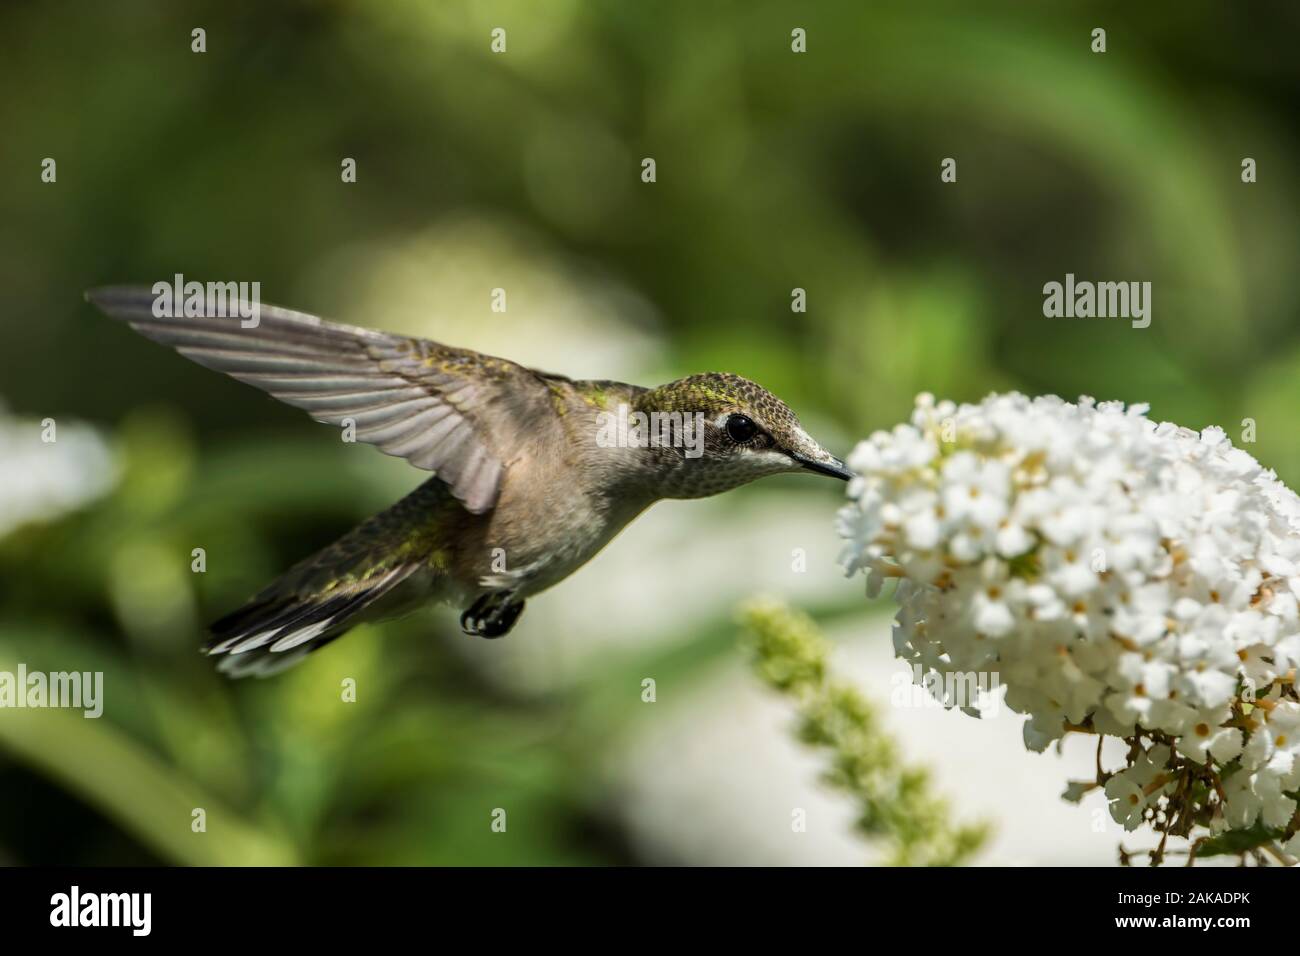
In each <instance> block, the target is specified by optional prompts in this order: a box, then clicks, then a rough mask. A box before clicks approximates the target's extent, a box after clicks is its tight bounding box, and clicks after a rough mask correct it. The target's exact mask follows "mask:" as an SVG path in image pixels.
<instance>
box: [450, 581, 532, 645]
mask: <svg viewBox="0 0 1300 956" xmlns="http://www.w3.org/2000/svg"><path fill="white" fill-rule="evenodd" d="M513 595H514V592H512V591H490V592H488V593H487V594H484V595H483V596H482V597H480V598H479V599H478V600H477V601H475V602H474V603H473V604H471V605H470V606H469V609H468V610H466V611H465V613H464V614H462V615H461V616H460V629H461V630H462V631H464V632H465V633H466V634H468V635H470V636H471V637H484V638H488V639H489V640H490V639H492V638H496V637H501V636H502V635H504V634H506V633H507V632H509V630H510V629H511V628H512V627H514V626H515V621H517V620H519V615H520V614H522V613H523V611H524V602H523V601H511V600H510V598H511V597H513Z"/></svg>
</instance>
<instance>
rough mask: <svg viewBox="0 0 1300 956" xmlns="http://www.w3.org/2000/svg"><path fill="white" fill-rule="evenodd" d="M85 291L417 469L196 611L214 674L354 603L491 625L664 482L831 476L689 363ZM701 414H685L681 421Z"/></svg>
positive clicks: (343, 615)
mask: <svg viewBox="0 0 1300 956" xmlns="http://www.w3.org/2000/svg"><path fill="white" fill-rule="evenodd" d="M86 298H87V299H88V300H89V301H90V302H92V303H94V304H95V305H96V306H98V307H99V308H100V309H102V310H103V311H104V312H105V313H107V314H108V315H110V316H112V317H113V318H117V319H121V320H123V321H125V322H127V323H129V324H130V325H131V327H132V328H134V329H135V330H136V331H137V332H140V333H141V334H142V335H145V336H147V337H148V338H151V339H153V340H154V341H156V342H161V343H163V344H164V345H170V346H172V347H173V348H175V349H176V350H177V351H178V352H180V353H181V354H182V355H184V356H185V357H186V358H189V359H192V360H193V361H195V362H198V363H199V364H200V365H206V366H207V367H208V368H212V369H216V370H218V371H221V372H225V373H227V374H228V375H230V376H231V377H233V378H236V379H238V380H239V381H241V382H247V383H249V384H250V385H255V386H257V387H258V388H260V389H262V390H264V391H266V392H268V393H269V394H271V395H273V396H274V397H276V398H278V399H280V400H281V401H283V402H287V403H288V404H290V405H294V406H296V407H298V408H301V409H304V410H306V411H307V412H308V414H310V415H311V416H312V417H313V418H315V419H316V420H317V421H321V422H327V423H330V424H334V425H341V426H343V427H345V428H346V427H349V426H350V427H352V428H353V429H354V430H355V437H356V439H358V440H360V441H363V442H368V443H370V444H372V445H375V446H377V447H378V448H379V449H380V450H382V451H384V452H385V453H387V454H390V455H396V456H398V457H401V458H405V459H406V460H407V461H408V462H410V463H411V464H413V465H415V466H416V467H417V468H422V469H424V470H426V471H430V472H432V473H433V474H434V476H435V477H433V478H431V479H430V480H428V481H426V482H424V484H422V485H420V486H419V487H418V488H416V489H415V490H414V491H413V492H411V493H410V494H409V495H407V496H406V497H405V498H403V499H401V500H400V501H398V502H397V503H396V504H394V505H393V506H392V507H390V508H388V509H387V510H386V511H383V512H381V513H379V514H377V515H375V516H373V517H371V518H369V519H367V520H366V521H363V522H362V523H361V524H360V525H358V526H357V527H356V528H354V529H353V530H352V531H350V532H348V533H347V534H345V535H344V536H343V537H342V538H340V539H339V540H338V541H336V542H334V543H333V544H331V545H329V546H328V547H326V548H324V549H323V550H321V551H319V552H317V553H316V554H313V555H311V556H310V557H308V558H306V559H304V560H303V561H300V562H299V563H298V564H296V565H294V566H293V567H292V568H290V569H289V570H288V571H287V572H286V573H285V574H284V575H282V576H281V577H279V578H277V579H276V580H275V581H273V582H272V583H271V584H269V585H267V586H266V587H265V588H264V589H263V590H261V591H260V592H258V593H257V594H256V595H255V596H254V597H253V598H252V599H250V600H249V601H248V602H247V603H246V604H245V605H244V606H243V607H240V608H239V609H237V610H236V611H234V612H233V613H231V614H228V615H227V616H225V617H223V618H221V619H220V620H219V621H217V622H216V623H214V624H213V625H212V626H211V627H210V629H209V630H210V632H211V635H210V640H209V641H208V642H207V644H206V646H205V648H204V650H205V652H206V653H208V654H211V655H215V656H218V657H220V661H219V662H218V667H219V669H220V670H222V671H224V672H225V673H227V674H229V675H231V676H233V677H243V676H246V675H250V674H251V675H256V676H267V675H269V674H272V673H276V672H278V671H280V670H283V669H284V668H285V667H287V666H289V665H291V664H293V663H296V662H297V661H299V660H301V659H302V658H303V657H305V656H306V655H307V654H308V653H309V652H311V651H314V650H316V649H318V648H320V647H322V646H324V645H325V644H327V643H329V642H330V641H332V640H334V639H335V638H337V637H340V636H342V635H343V634H344V633H346V632H347V631H348V630H349V629H351V628H352V627H354V626H355V625H356V624H358V623H360V622H361V621H362V620H368V619H373V618H376V617H381V616H391V615H393V614H396V613H402V612H403V611H405V610H408V609H410V608H412V607H414V606H416V605H418V604H420V603H422V602H425V601H443V602H446V603H450V604H452V605H454V606H456V607H458V608H461V609H463V613H462V615H461V627H462V629H463V630H464V631H465V632H466V633H467V634H471V635H477V636H481V637H500V636H501V635H503V634H505V633H506V632H507V631H509V630H510V628H511V627H512V626H513V625H514V623H515V621H516V620H517V619H518V618H519V615H520V613H521V612H522V611H523V609H524V602H525V600H527V599H528V598H529V597H531V596H532V595H534V594H537V593H539V592H540V591H544V590H546V589H547V588H549V587H551V586H552V585H553V584H556V583H557V582H559V581H562V580H563V579H564V578H566V577H568V576H569V575H570V574H572V573H573V572H574V571H575V570H577V569H578V568H579V567H581V566H582V565H583V564H585V563H586V562H587V561H588V560H590V559H591V558H592V556H594V555H595V554H596V552H598V551H599V550H600V549H601V548H603V547H604V546H605V545H606V544H607V543H608V542H609V540H610V539H611V538H613V537H614V535H616V534H617V533H618V532H619V531H620V530H622V528H623V527H624V526H625V525H626V524H627V523H628V522H630V521H631V520H632V519H633V518H635V517H636V516H637V515H638V514H640V513H641V512H642V511H644V510H645V509H646V508H647V507H649V506H650V505H651V504H653V503H654V502H656V501H658V500H660V499H664V498H702V497H706V496H708V495H715V494H718V493H719V492H723V491H727V490H729V489H731V488H736V487H738V486H740V485H743V484H746V483H747V482H750V481H753V480H754V479H756V478H761V477H763V476H765V475H773V474H777V473H780V472H795V471H810V472H815V473H817V474H821V475H829V476H831V477H833V478H840V479H845V480H847V479H848V478H850V477H851V474H850V472H849V471H848V470H847V469H846V468H845V467H844V464H843V462H841V461H840V460H839V459H838V458H835V457H833V456H832V455H830V454H829V453H828V452H826V451H825V450H823V449H822V447H821V446H820V445H818V444H817V442H815V441H814V440H813V439H812V438H811V437H809V435H808V433H807V432H805V431H804V430H803V428H802V427H801V426H800V424H799V420H798V418H796V417H795V415H794V413H793V412H792V411H790V409H789V407H787V406H786V404H785V403H784V402H782V401H781V400H780V399H778V398H777V397H776V396H775V395H773V394H771V393H770V392H768V391H767V390H765V389H764V388H762V387H761V386H759V385H756V384H755V383H753V382H751V381H749V380H747V379H744V378H741V377H740V376H738V375H730V374H726V373H722V372H707V373H704V374H700V375H692V376H689V377H688V378H683V379H679V380H677V381H675V382H669V383H668V384H666V385H660V386H659V387H657V388H642V387H640V386H636V385H628V384H625V383H623V382H613V381H580V380H574V379H570V378H566V377H564V376H562V375H551V374H548V373H545V372H540V371H537V370H535V369H531V368H525V367H524V366H522V365H518V364H516V363H514V362H511V361H509V360H507V359H501V358H494V357H492V356H489V355H482V354H479V353H478V352H472V351H470V350H468V349H459V348H453V347H451V346H447V345H441V344H439V343H437V342H431V341H428V340H426V339H418V338H409V337H406V336H402V335H394V334H392V333H388V332H377V331H372V330H370V329H363V328H356V327H353V326H349V325H340V324H337V323H334V322H327V321H324V320H322V319H320V318H317V317H316V316H314V315H307V314H304V313H301V312H293V311H290V310H288V309H280V308H275V307H272V306H266V305H263V306H261V307H260V318H259V320H258V321H257V323H256V326H255V327H252V328H247V327H244V323H242V322H241V321H240V320H239V319H238V318H237V317H236V318H227V317H208V316H193V315H190V316H186V315H166V314H164V315H163V316H161V317H160V316H158V315H155V311H164V312H166V311H170V310H157V309H155V303H156V301H157V297H156V296H155V294H154V292H153V291H152V290H150V289H148V288H142V287H113V288H102V289H92V290H90V291H88V292H87V293H86ZM637 413H640V415H642V416H646V417H647V419H649V420H658V421H666V422H668V423H670V428H669V430H668V431H667V432H666V433H661V434H660V437H664V436H665V435H666V437H667V438H669V439H677V440H665V441H648V440H644V439H645V436H644V435H641V434H639V433H638V432H637V430H636V429H631V430H630V431H629V432H626V433H620V434H624V435H625V437H636V438H638V439H639V440H628V441H622V440H619V441H611V440H609V435H610V434H611V433H610V432H606V433H605V434H604V435H602V429H601V427H600V426H599V425H598V421H603V423H608V421H609V417H610V416H612V415H615V414H618V415H622V416H623V419H621V420H626V419H627V418H628V417H631V418H633V420H636V419H635V416H636V415H637ZM692 422H696V423H698V425H699V426H700V427H699V428H698V430H697V432H696V433H695V434H691V432H690V424H691V423H692Z"/></svg>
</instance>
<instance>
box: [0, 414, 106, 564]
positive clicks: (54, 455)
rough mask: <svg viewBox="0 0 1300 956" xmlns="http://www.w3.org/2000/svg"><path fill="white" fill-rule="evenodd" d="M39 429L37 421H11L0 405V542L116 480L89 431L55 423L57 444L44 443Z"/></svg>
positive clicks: (83, 501)
mask: <svg viewBox="0 0 1300 956" xmlns="http://www.w3.org/2000/svg"><path fill="white" fill-rule="evenodd" d="M44 431H45V427H44V426H43V425H42V424H41V422H39V421H36V420H32V419H17V418H14V417H12V416H10V415H9V413H8V412H7V411H6V410H5V407H4V405H3V404H0V538H3V537H4V536H5V535H7V534H8V533H9V532H10V531H12V530H13V529H15V528H17V527H20V526H22V525H24V524H27V523H29V522H37V521H49V520H52V519H54V518H57V517H59V516H60V515H62V514H64V513H66V512H68V511H73V510H75V509H76V508H79V507H81V506H82V505H84V504H86V503H87V502H89V501H92V500H93V499H95V498H98V497H99V496H100V495H102V494H104V493H105V492H106V491H108V489H109V488H111V487H112V486H113V484H114V483H115V481H116V480H117V477H116V466H115V464H114V461H113V455H112V452H111V451H110V450H109V447H108V445H106V444H105V443H104V440H103V439H102V438H100V436H99V433H98V432H96V431H95V430H94V429H92V428H91V427H89V426H87V425H82V424H80V423H76V422H71V423H68V424H60V425H59V426H58V431H57V432H56V433H55V435H56V436H57V439H58V440H57V441H56V442H48V443H47V442H45V441H42V438H41V436H42V433H43V432H44Z"/></svg>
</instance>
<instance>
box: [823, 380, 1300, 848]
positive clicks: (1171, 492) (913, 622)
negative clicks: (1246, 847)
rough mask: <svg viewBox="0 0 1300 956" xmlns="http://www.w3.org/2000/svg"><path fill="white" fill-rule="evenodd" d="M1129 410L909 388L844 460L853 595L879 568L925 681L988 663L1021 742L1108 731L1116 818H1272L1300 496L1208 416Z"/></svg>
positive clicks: (1285, 820) (1280, 821)
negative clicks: (856, 582)
mask: <svg viewBox="0 0 1300 956" xmlns="http://www.w3.org/2000/svg"><path fill="white" fill-rule="evenodd" d="M1146 410H1147V409H1146V406H1142V405H1138V406H1132V407H1130V408H1127V409H1125V407H1124V406H1123V404H1122V403H1117V402H1103V403H1100V404H1099V403H1096V402H1094V401H1093V400H1092V399H1088V398H1083V399H1080V401H1079V402H1078V404H1070V403H1068V402H1065V401H1062V400H1061V399H1059V398H1056V397H1054V396H1049V397H1042V398H1035V399H1032V400H1031V399H1029V398H1026V397H1025V396H1023V395H1018V394H1007V395H993V396H990V397H989V398H987V399H985V400H984V401H983V402H981V403H980V404H979V405H961V406H960V407H959V406H957V405H954V404H953V403H951V402H946V401H945V402H939V403H936V402H935V401H934V399H933V398H932V397H931V396H929V395H921V396H920V397H919V398H918V399H917V403H916V409H915V411H914V413H913V415H912V423H911V424H910V425H899V426H897V427H896V428H895V429H894V430H893V431H892V432H889V433H885V432H878V433H876V434H874V435H872V436H871V438H870V439H869V440H867V441H864V442H862V443H860V444H859V445H858V447H857V448H856V449H855V450H854V452H853V454H852V456H851V457H850V459H849V466H850V468H851V469H852V470H853V471H854V472H855V473H856V474H857V475H858V476H859V477H857V478H855V479H854V480H853V481H852V482H851V483H850V486H849V489H848V493H849V496H850V498H851V499H852V503H851V504H849V505H848V506H846V507H845V508H844V509H843V510H842V512H841V514H840V533H841V535H842V536H843V537H845V538H846V539H847V540H848V542H849V546H848V548H847V549H846V552H845V556H844V559H843V560H844V562H845V565H846V567H847V568H848V570H849V572H850V573H852V572H853V571H855V570H858V569H865V570H866V571H867V573H868V592H869V593H871V594H872V595H874V594H875V593H878V592H879V589H880V585H881V583H882V582H883V581H884V580H885V579H886V578H888V577H894V578H898V579H899V584H898V589H897V593H896V596H897V600H898V604H899V611H898V616H897V619H896V624H895V629H894V645H895V650H896V651H897V653H898V655H899V656H900V657H902V658H903V659H905V660H907V661H908V662H910V663H912V664H913V665H919V670H918V669H915V668H914V670H915V672H917V673H920V674H923V675H925V677H926V678H929V680H927V686H937V687H951V686H954V682H953V681H951V680H934V679H933V675H939V676H940V677H944V676H946V675H949V674H953V675H960V674H970V673H983V672H994V673H996V674H997V675H998V676H999V679H1000V681H1001V683H1002V684H1003V685H1004V686H1006V688H1007V696H1006V703H1007V705H1008V706H1009V707H1011V708H1012V709H1013V710H1016V711H1018V712H1020V713H1023V714H1027V715H1028V716H1029V720H1028V721H1027V722H1026V724H1025V743H1026V746H1028V747H1029V748H1031V749H1034V750H1042V749H1043V748H1044V747H1046V746H1047V744H1048V743H1049V742H1050V741H1052V740H1054V739H1056V738H1059V737H1061V736H1062V735H1063V734H1064V733H1065V732H1066V731H1067V730H1071V729H1077V730H1087V731H1090V732H1093V733H1098V734H1110V735H1115V736H1117V737H1122V738H1126V739H1127V740H1128V741H1129V744H1130V749H1129V756H1128V761H1127V766H1126V767H1125V768H1124V769H1122V770H1120V771H1119V772H1117V773H1114V774H1104V775H1103V776H1102V779H1101V780H1099V781H1097V783H1098V784H1104V786H1105V791H1106V795H1107V797H1108V798H1109V800H1110V802H1111V808H1112V813H1113V814H1114V816H1115V818H1116V819H1117V820H1119V821H1120V822H1122V823H1124V824H1125V826H1126V827H1127V828H1129V829H1133V828H1136V827H1137V826H1138V825H1139V824H1140V823H1141V822H1143V820H1147V821H1149V822H1153V823H1159V822H1160V821H1164V822H1165V827H1166V828H1168V827H1169V826H1170V825H1172V824H1174V823H1180V824H1187V823H1190V822H1194V823H1197V824H1203V825H1207V826H1209V827H1211V828H1212V829H1214V830H1216V831H1217V830H1224V829H1234V830H1235V829H1242V828H1247V827H1251V826H1254V825H1256V824H1257V823H1262V825H1263V826H1265V827H1268V828H1272V829H1273V830H1276V831H1280V832H1281V833H1283V834H1290V833H1291V832H1293V831H1294V829H1295V828H1294V825H1293V819H1294V818H1295V815H1296V799H1295V797H1296V794H1295V791H1297V790H1298V789H1300V701H1298V700H1297V696H1296V690H1295V686H1296V685H1295V678H1296V668H1297V665H1300V612H1298V606H1297V595H1300V498H1297V496H1296V495H1295V494H1294V493H1293V492H1291V491H1290V490H1289V489H1287V488H1286V487H1285V486H1284V485H1282V484H1281V483H1280V482H1279V481H1278V480H1277V479H1276V477H1275V475H1274V474H1273V472H1271V471H1266V470H1264V469H1263V468H1262V467H1261V466H1260V465H1259V463H1258V462H1256V461H1255V459H1254V458H1252V457H1251V456H1250V455H1249V454H1247V453H1246V452H1244V451H1241V450H1240V449H1236V448H1233V446H1232V444H1231V442H1230V441H1229V440H1228V439H1227V438H1226V437H1225V435H1224V433H1223V431H1222V430H1221V429H1218V428H1207V429H1206V430H1205V431H1204V432H1203V433H1201V434H1199V435H1198V434H1197V433H1195V432H1192V431H1189V430H1187V429H1183V428H1179V427H1177V426H1175V425H1171V424H1168V423H1164V424H1156V423H1155V422H1152V421H1150V420H1149V419H1147V418H1146ZM947 703H948V704H949V705H953V704H960V705H964V706H963V709H965V710H967V711H968V712H974V708H973V707H972V706H971V705H970V704H968V703H967V702H964V701H947ZM1175 812H1176V813H1177V814H1178V819H1177V820H1172V819H1170V818H1171V817H1172V816H1173V814H1174V813H1175ZM1184 814H1185V815H1186V816H1184ZM1184 829H1186V827H1185V826H1184ZM1296 849H1300V836H1296V837H1295V838H1294V839H1293V840H1292V842H1291V843H1290V844H1289V845H1288V847H1287V850H1288V851H1290V852H1294V851H1295V850H1296Z"/></svg>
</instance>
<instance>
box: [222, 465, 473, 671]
mask: <svg viewBox="0 0 1300 956" xmlns="http://www.w3.org/2000/svg"><path fill="white" fill-rule="evenodd" d="M447 500H450V495H449V493H448V492H447V491H446V490H445V487H443V486H442V485H441V482H439V481H438V480H437V479H434V480H432V481H429V482H426V483H425V484H424V485H422V486H420V488H418V489H416V490H415V491H414V492H412V493H411V494H409V495H407V496H406V497H405V498H403V499H402V500H401V501H399V502H398V503H397V504H395V505H393V506H392V507H391V508H389V509H388V510H387V511H384V512H381V513H380V514H377V515H375V516H374V517H372V518H369V519H367V520H366V521H364V522H362V523H361V524H360V525H358V526H357V527H356V528H353V529H352V530H351V531H349V532H348V533H347V534H346V535H344V536H343V537H342V538H340V539H339V540H338V541H336V542H334V543H333V544H332V545H330V546H329V547H327V548H324V549H323V550H321V551H318V552H316V553H315V554H313V555H312V556H311V557H309V558H307V559H306V560H304V561H301V562H299V563H298V564H297V565H295V566H294V567H293V568H291V569H290V570H289V571H287V572H286V573H285V574H284V575H282V576H281V577H279V578H277V579H276V580H275V581H273V582H271V584H269V585H268V586H267V587H265V588H263V589H262V590H261V591H260V592H259V593H258V594H257V595H256V596H254V597H253V598H252V599H251V600H250V601H249V602H248V603H246V604H245V605H243V607H240V608H238V609H236V610H235V611H233V612H232V613H230V614H227V615H226V616H225V617H223V618H221V619H220V620H219V621H217V622H215V623H214V624H212V625H211V627H209V629H208V630H209V631H210V632H211V635H212V636H211V638H210V639H209V641H208V642H207V644H206V645H205V646H204V652H205V653H207V654H209V655H212V656H216V657H219V658H220V660H219V662H218V664H217V669H218V670H220V671H221V672H223V673H225V674H227V675H228V676H230V677H248V676H255V677H269V676H270V675H272V674H277V673H279V672H280V671H282V670H284V669H285V668H287V667H291V666H292V665H294V664H296V663H298V661H300V660H302V659H303V658H304V657H306V656H307V655H308V654H310V653H311V652H312V651H315V650H318V649H320V648H322V647H324V646H325V645H326V644H328V643H329V642H330V641H332V640H334V639H335V638H337V637H341V636H342V635H343V634H345V633H347V632H348V631H349V630H350V629H352V628H353V627H355V626H356V625H357V624H358V623H360V620H361V617H362V614H363V612H369V613H366V614H365V615H364V616H365V617H371V616H375V615H376V613H377V612H379V611H380V610H381V608H377V607H375V605H376V604H378V603H379V602H380V599H381V598H385V597H390V596H391V597H390V600H388V601H385V602H383V609H387V610H392V609H393V607H394V605H396V606H397V607H399V608H400V607H401V606H402V605H404V604H406V603H407V602H406V601H404V600H402V599H401V596H400V595H398V594H394V593H393V592H394V590H395V589H396V588H397V587H398V585H400V584H402V583H403V582H405V581H407V579H409V578H411V577H412V576H413V575H416V574H417V572H424V573H423V574H420V575H419V577H420V578H424V577H427V575H428V573H429V572H434V573H435V574H436V571H435V567H434V563H433V561H432V560H431V559H432V557H433V551H434V549H433V547H432V545H431V544H430V542H431V540H432V536H431V535H429V534H428V533H427V529H430V528H432V527H435V526H432V525H428V524H426V525H425V526H424V527H425V529H426V533H425V534H423V535H420V534H417V535H416V536H415V537H412V535H411V529H412V523H411V522H412V520H413V519H415V518H417V516H418V517H419V518H422V519H423V520H424V521H426V522H427V521H428V520H429V518H430V517H431V512H432V515H433V516H436V513H437V507H438V505H439V504H440V503H442V502H444V501H447ZM424 583H425V584H426V585H428V584H429V583H430V582H428V581H425V582H424ZM411 590H415V591H416V592H417V593H427V591H428V588H427V587H425V588H414V589H411ZM410 596H411V595H409V594H408V595H407V598H409V597H410Z"/></svg>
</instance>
